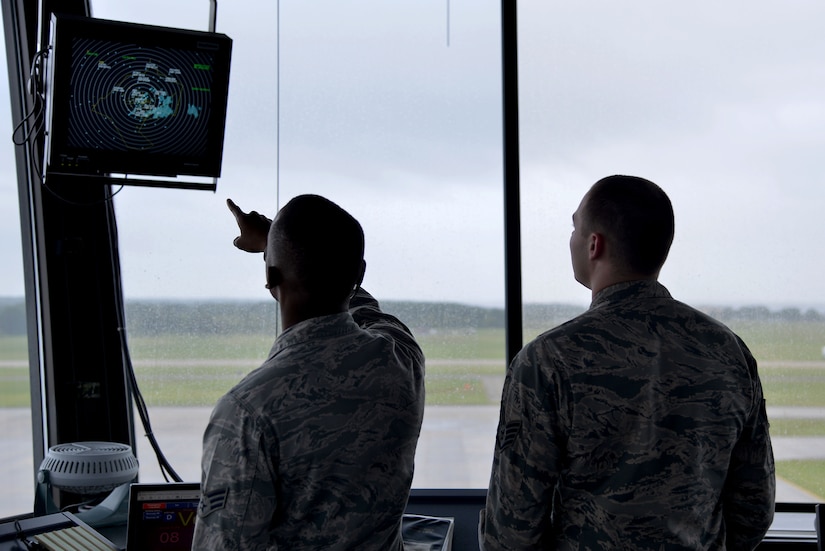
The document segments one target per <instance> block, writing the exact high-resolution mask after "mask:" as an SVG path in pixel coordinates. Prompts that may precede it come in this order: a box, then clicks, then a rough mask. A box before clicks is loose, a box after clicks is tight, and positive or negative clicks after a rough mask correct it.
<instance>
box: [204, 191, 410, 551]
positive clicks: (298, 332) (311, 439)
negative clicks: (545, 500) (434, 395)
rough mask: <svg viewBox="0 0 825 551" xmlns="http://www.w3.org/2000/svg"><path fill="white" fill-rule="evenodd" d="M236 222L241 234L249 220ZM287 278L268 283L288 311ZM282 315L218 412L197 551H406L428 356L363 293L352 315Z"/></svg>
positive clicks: (210, 438) (207, 444) (209, 435)
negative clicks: (269, 341)
mask: <svg viewBox="0 0 825 551" xmlns="http://www.w3.org/2000/svg"><path fill="white" fill-rule="evenodd" d="M318 200H320V198H319V199H318ZM324 201H325V200H324ZM310 205H312V200H311V201H310ZM289 207H290V205H287V206H286V207H284V209H287V208H289ZM336 207H337V206H336ZM233 212H235V211H234V210H233ZM281 212H284V211H283V210H282V211H281ZM251 214H253V213H251ZM306 214H307V213H306V212H302V213H301V215H302V216H305V215H306ZM236 216H240V217H241V218H239V225H241V230H242V237H243V234H244V231H249V230H245V229H244V226H243V225H242V223H243V222H244V220H245V218H244V217H248V216H250V215H245V214H243V213H240V211H239V209H238V211H237V212H236ZM326 216H327V215H326V214H325V215H324V216H323V217H322V218H321V220H326ZM279 217H280V214H279ZM353 220H354V219H353ZM277 224H278V218H276V221H275V223H273V224H272V226H273V227H275V226H276V225H277ZM359 228H360V226H359ZM273 231H277V230H276V229H275V230H273ZM239 239H241V238H239ZM272 239H273V237H272V232H270V242H271V241H272ZM236 245H238V246H239V247H240V246H241V245H240V244H238V242H237V240H236ZM242 248H243V247H242ZM256 248H258V247H257V246H254V247H252V248H251V250H255V249H256ZM282 253H283V251H280V252H278V251H273V250H272V248H271V246H270V248H268V249H267V254H268V255H269V256H268V258H267V264H268V266H270V265H277V266H280V267H284V266H285V260H284V258H283V254H282ZM273 254H275V255H276V256H277V258H276V259H274V260H273V259H272V255H273ZM283 269H284V270H285V271H288V268H283ZM282 275H283V274H275V275H272V274H270V275H269V276H268V282H269V286H270V287H271V288H272V289H276V288H277V291H276V292H273V294H276V293H277V298H278V299H279V300H280V301H281V308H282V312H283V311H284V306H285V301H288V300H292V299H289V298H288V296H287V295H286V293H287V290H286V289H285V288H286V287H288V284H287V283H284V280H288V279H289V275H285V276H283V277H284V280H281V279H279V278H280V277H282ZM359 281H360V279H359ZM350 286H351V283H350ZM299 317H300V316H299ZM284 318H285V321H284V325H285V327H286V329H285V330H284V331H283V332H282V333H281V335H280V336H279V337H278V338H277V340H276V341H275V344H274V346H273V348H272V351H271V352H270V355H269V358H268V359H267V360H266V362H264V364H263V365H262V366H261V367H260V368H259V369H257V370H256V371H253V372H252V373H250V374H249V375H248V376H247V377H245V378H244V379H243V380H242V381H241V382H240V383H239V384H238V385H237V386H235V387H234V388H233V389H232V390H231V391H229V393H227V394H226V395H225V396H223V397H222V398H221V399H220V400H219V401H218V404H217V405H216V406H215V409H214V412H213V414H212V418H211V419H210V422H209V425H208V427H207V429H206V432H205V435H204V454H203V478H202V491H203V497H202V499H201V507H200V510H199V513H198V519H197V524H196V531H195V542H194V544H193V549H195V550H200V549H216V550H276V549H278V550H288V551H300V550H309V549H312V550H321V549H323V550H345V549H347V550H349V549H352V550H355V549H358V550H361V549H363V550H372V549H374V550H381V551H384V550H389V551H400V550H401V549H402V548H403V544H402V540H401V531H400V530H401V518H402V515H403V512H404V509H405V507H406V503H407V497H408V494H409V490H410V485H411V483H412V478H413V459H414V456H415V449H416V443H417V440H418V436H419V433H420V430H421V422H422V418H423V411H424V357H423V354H422V352H421V349H420V348H419V346H418V344H417V343H416V342H415V340H414V338H413V337H412V334H411V333H410V331H409V329H408V328H407V327H406V326H405V325H404V324H403V323H401V322H400V321H399V320H398V319H396V318H395V317H393V316H391V315H389V314H386V313H383V312H382V311H381V309H380V308H379V305H378V303H377V302H376V300H375V299H374V298H373V297H372V296H370V295H369V294H368V293H367V292H366V291H364V290H363V289H361V288H360V287H358V288H357V290H356V292H355V293H354V295H353V296H352V297H351V299H350V300H349V303H348V310H345V311H342V312H335V313H331V314H326V315H318V316H313V317H308V318H306V319H301V320H300V321H296V322H295V323H290V321H289V320H290V319H293V317H291V316H290V315H287V314H286V313H285V315H284ZM296 319H297V318H296ZM287 325H288V327H287Z"/></svg>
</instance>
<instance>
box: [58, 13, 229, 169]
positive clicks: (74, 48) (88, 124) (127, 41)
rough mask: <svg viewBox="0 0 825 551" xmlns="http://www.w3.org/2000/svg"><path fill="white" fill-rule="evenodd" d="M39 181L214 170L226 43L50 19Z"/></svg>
mask: <svg viewBox="0 0 825 551" xmlns="http://www.w3.org/2000/svg"><path fill="white" fill-rule="evenodd" d="M50 43H51V44H50V46H51V48H50V52H49V56H48V57H49V59H48V73H49V77H48V79H47V82H46V113H47V115H46V139H45V143H46V149H45V167H44V177H45V178H46V179H48V176H49V174H71V175H89V176H95V175H106V174H110V173H117V174H129V175H131V174H135V175H153V176H169V177H177V176H181V175H191V176H204V177H214V178H217V177H218V176H220V173H221V162H222V155H223V143H224V125H225V122H226V107H227V93H228V88H229V65H230V57H231V49H232V41H231V39H230V38H229V37H227V36H226V35H223V34H219V33H210V32H200V31H191V30H182V29H172V28H167V27H156V26H149V25H140V24H135V23H125V22H117V21H110V20H104V19H95V18H90V17H78V16H67V15H58V16H55V17H53V18H52V22H51V36H50Z"/></svg>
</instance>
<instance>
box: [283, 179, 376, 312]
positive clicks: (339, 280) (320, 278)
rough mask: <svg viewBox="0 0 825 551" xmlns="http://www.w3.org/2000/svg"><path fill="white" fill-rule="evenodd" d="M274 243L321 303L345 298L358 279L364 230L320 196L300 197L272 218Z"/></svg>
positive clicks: (362, 255)
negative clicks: (273, 219) (286, 256)
mask: <svg viewBox="0 0 825 551" xmlns="http://www.w3.org/2000/svg"><path fill="white" fill-rule="evenodd" d="M270 235H271V236H272V237H273V238H274V239H275V241H276V243H275V246H276V247H278V250H279V251H281V252H282V253H284V254H287V255H289V258H290V261H291V262H292V263H293V264H292V266H293V268H294V269H295V272H296V274H297V276H298V278H299V279H300V280H301V281H302V283H303V285H304V287H305V288H306V290H307V291H308V292H309V293H310V294H312V295H313V296H314V297H315V298H316V299H319V300H321V301H338V300H342V299H345V298H346V297H347V296H348V295H349V294H350V293H351V292H352V290H353V288H354V287H355V285H356V284H358V283H360V280H359V278H360V276H361V266H362V263H363V260H364V230H363V229H362V228H361V224H359V223H358V221H357V220H356V219H355V218H354V217H353V216H352V215H351V214H349V213H348V212H347V211H345V210H344V209H342V208H341V207H339V206H338V205H336V204H335V203H333V202H332V201H330V200H329V199H326V198H324V197H321V196H320V195H299V196H297V197H295V198H293V199H292V200H290V201H289V202H288V203H287V204H286V205H284V207H283V208H281V210H280V211H278V216H277V217H276V218H275V222H274V228H273V232H271V234H270Z"/></svg>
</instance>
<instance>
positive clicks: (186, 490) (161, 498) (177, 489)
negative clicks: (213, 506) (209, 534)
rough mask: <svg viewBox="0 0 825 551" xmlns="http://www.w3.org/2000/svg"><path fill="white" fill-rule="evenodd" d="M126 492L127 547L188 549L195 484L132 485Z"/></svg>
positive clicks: (197, 490) (194, 511)
mask: <svg viewBox="0 0 825 551" xmlns="http://www.w3.org/2000/svg"><path fill="white" fill-rule="evenodd" d="M130 493H131V495H130V499H129V520H128V521H127V524H128V526H127V530H128V535H127V538H128V539H127V544H126V548H127V549H129V550H132V549H139V550H141V551H155V550H165V551H178V550H181V551H184V550H185V551H189V550H190V549H191V548H192V537H193V535H194V532H195V519H196V518H197V516H198V503H199V502H200V488H199V485H197V484H195V483H171V484H167V485H162V484H133V485H132V487H131V490H130Z"/></svg>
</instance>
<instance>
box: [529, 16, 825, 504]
mask: <svg viewBox="0 0 825 551" xmlns="http://www.w3.org/2000/svg"><path fill="white" fill-rule="evenodd" d="M741 7H742V6H741V5H739V4H736V5H734V4H729V5H723V4H719V3H711V2H700V3H695V2H693V3H690V4H679V5H676V4H673V3H660V2H654V1H637V2H632V3H621V4H617V3H613V2H607V1H593V2H584V3H570V2H539V1H535V0H531V1H528V2H520V3H519V8H520V12H519V24H520V52H519V54H520V78H521V98H520V99H521V105H520V107H521V144H522V200H523V203H522V204H523V239H524V244H523V251H524V253H523V258H524V301H525V304H527V305H531V304H542V305H548V304H563V305H570V306H571V308H572V309H571V310H570V311H566V312H565V313H563V314H561V315H560V316H559V317H558V318H555V319H554V318H552V317H550V316H548V318H547V319H546V321H545V320H541V321H540V322H538V323H537V322H536V320H535V319H531V318H526V319H525V323H526V325H528V335H526V336H527V337H528V338H529V337H531V336H533V335H535V333H536V332H538V331H539V330H542V329H546V328H549V327H551V326H552V325H553V324H555V323H557V322H558V321H560V320H563V319H568V318H569V317H571V316H572V315H575V312H576V311H582V310H584V309H585V308H586V307H587V305H588V304H589V301H590V293H589V291H588V290H587V289H585V288H583V287H581V286H579V285H578V284H577V283H576V282H575V281H574V280H573V277H572V269H571V268H570V261H569V249H568V238H569V235H570V230H571V227H570V217H571V214H572V213H573V211H574V210H575V209H576V207H577V206H578V204H579V201H580V199H581V197H582V195H583V194H584V193H585V192H586V191H587V189H588V188H589V187H590V185H591V184H592V183H594V182H595V181H596V180H598V179H599V178H601V177H603V176H607V175H610V174H616V173H624V174H633V175H639V176H643V177H646V178H649V179H651V180H653V181H655V182H657V183H658V184H660V185H661V186H662V187H663V188H664V189H665V191H666V192H668V194H669V195H670V197H671V199H672V201H673V203H674V209H675V213H676V238H675V241H674V243H673V247H672V249H671V254H670V258H669V260H668V262H667V263H666V265H665V268H664V270H663V271H662V274H661V281H662V283H663V284H664V285H665V286H666V287H668V289H669V290H670V291H671V293H672V294H673V295H674V297H675V298H677V299H680V300H683V301H685V302H688V303H690V304H692V305H694V306H697V307H700V308H702V309H704V310H706V311H707V312H709V313H711V314H712V315H714V316H716V317H717V318H718V319H720V320H721V321H723V322H725V323H726V324H728V325H729V326H731V327H732V328H733V329H734V330H735V331H737V332H738V333H739V334H740V335H741V336H742V337H743V338H744V339H745V341H746V342H747V343H748V345H749V346H750V348H751V349H752V351H753V353H754V355H755V357H756V359H757V360H758V362H759V364H760V373H761V376H762V380H763V384H764V388H765V393H766V398H767V402H768V413H769V417H770V418H771V432H772V436H773V440H774V452H775V455H776V460H777V471H778V476H779V478H780V481H779V482H780V483H779V490H778V493H777V501H822V499H823V497H822V496H825V485H823V482H822V481H823V480H825V476H823V475H825V420H823V417H824V416H825V361H823V354H824V353H825V349H823V346H825V288H823V287H822V285H820V284H819V282H820V281H821V280H822V272H823V268H825V261H824V260H823V255H822V252H821V250H820V245H819V236H821V235H823V233H825V218H823V216H822V214H821V213H822V211H823V209H825V186H823V182H822V176H821V174H822V155H821V151H822V149H823V146H825V100H823V96H822V89H823V85H825V71H823V69H822V52H823V51H825V36H823V34H822V33H821V29H820V25H819V24H818V22H819V21H821V20H822V18H823V16H825V13H823V12H825V6H823V5H822V4H821V3H818V2H815V1H794V2H791V3H783V4H778V3H775V2H764V1H763V2H749V3H748V4H747V9H746V10H742V9H741ZM709 14H712V15H711V16H709ZM768 37H769V38H768ZM811 243H813V248H811V246H810V244H811ZM530 311H531V310H530V309H529V308H526V309H525V312H526V313H529V312H530ZM530 331H532V334H529V333H530Z"/></svg>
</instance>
